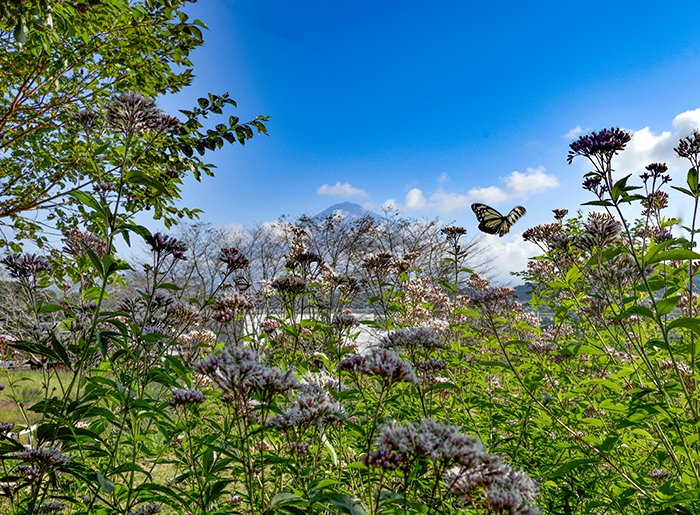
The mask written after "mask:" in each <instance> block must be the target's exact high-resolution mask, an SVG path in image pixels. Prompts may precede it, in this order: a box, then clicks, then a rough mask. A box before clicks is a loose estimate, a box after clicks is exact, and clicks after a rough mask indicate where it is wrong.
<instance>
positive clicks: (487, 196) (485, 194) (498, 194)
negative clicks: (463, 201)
mask: <svg viewBox="0 0 700 515" xmlns="http://www.w3.org/2000/svg"><path fill="white" fill-rule="evenodd" d="M468 197H469V199H470V200H471V201H474V202H484V203H486V204H498V203H499V202H503V201H504V200H507V199H508V193H506V192H505V191H503V190H502V189H501V188H499V187H498V186H487V187H486V188H472V189H470V190H469V194H468Z"/></svg>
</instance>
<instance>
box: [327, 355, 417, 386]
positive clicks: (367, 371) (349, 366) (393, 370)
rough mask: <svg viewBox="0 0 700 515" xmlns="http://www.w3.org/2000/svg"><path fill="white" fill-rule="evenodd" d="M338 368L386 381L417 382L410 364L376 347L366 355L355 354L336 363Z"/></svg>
mask: <svg viewBox="0 0 700 515" xmlns="http://www.w3.org/2000/svg"><path fill="white" fill-rule="evenodd" d="M338 370H349V371H353V372H359V373H360V374H362V375H368V376H377V377H379V378H381V379H383V380H384V381H386V382H388V383H399V382H408V383H414V384H417V383H418V382H419V380H418V378H417V377H416V375H415V373H414V372H413V368H412V367H411V365H409V364H408V363H406V362H405V361H402V360H401V359H400V358H399V357H398V356H397V355H396V354H395V353H393V352H391V351H389V350H387V349H377V350H375V351H373V352H370V353H369V354H367V355H366V356H362V355H359V354H358V355H355V356H351V357H349V358H346V359H344V360H343V361H341V362H340V363H339V364H338Z"/></svg>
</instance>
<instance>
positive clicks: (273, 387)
mask: <svg viewBox="0 0 700 515" xmlns="http://www.w3.org/2000/svg"><path fill="white" fill-rule="evenodd" d="M194 369H195V371H196V372H198V373H200V374H203V375H205V376H207V377H209V378H210V379H211V380H212V381H214V383H215V384H216V385H217V386H218V387H219V388H221V390H222V391H223V392H224V393H226V394H228V395H234V396H235V397H236V398H238V399H240V400H243V401H244V400H247V399H249V398H250V396H251V394H253V393H254V392H259V393H262V394H263V395H264V396H266V397H269V396H272V395H275V394H283V393H286V392H288V391H289V390H291V389H293V388H298V387H299V383H298V381H297V380H296V379H295V378H294V376H293V375H292V373H291V371H283V370H280V369H279V368H273V367H268V366H265V365H263V364H261V363H260V361H259V359H258V355H257V354H256V353H255V352H254V351H252V350H249V349H245V348H243V347H233V348H230V349H227V350H225V351H224V352H223V353H221V354H218V355H211V356H209V357H208V358H206V359H204V360H202V361H200V362H199V363H197V364H196V365H195V367H194Z"/></svg>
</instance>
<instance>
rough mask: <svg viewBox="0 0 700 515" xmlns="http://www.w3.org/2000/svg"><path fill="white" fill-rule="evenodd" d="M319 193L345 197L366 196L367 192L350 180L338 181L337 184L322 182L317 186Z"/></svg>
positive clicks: (317, 192)
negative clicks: (349, 181)
mask: <svg viewBox="0 0 700 515" xmlns="http://www.w3.org/2000/svg"><path fill="white" fill-rule="evenodd" d="M316 194H317V195H323V196H327V197H344V198H366V197H367V192H366V191H365V190H363V189H361V188H356V187H355V186H353V185H352V184H350V183H348V182H340V181H338V182H336V183H335V184H332V185H331V184H322V185H321V186H319V187H318V188H316Z"/></svg>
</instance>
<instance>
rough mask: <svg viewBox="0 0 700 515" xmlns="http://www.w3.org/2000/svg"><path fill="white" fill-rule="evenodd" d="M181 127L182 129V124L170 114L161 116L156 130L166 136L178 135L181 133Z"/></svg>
mask: <svg viewBox="0 0 700 515" xmlns="http://www.w3.org/2000/svg"><path fill="white" fill-rule="evenodd" d="M180 127H182V123H180V120H178V119H177V118H176V117H174V116H170V115H169V114H161V115H160V117H159V118H158V122H157V123H156V124H155V127H154V128H155V129H156V130H157V131H159V132H164V133H166V134H177V133H178V132H180Z"/></svg>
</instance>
